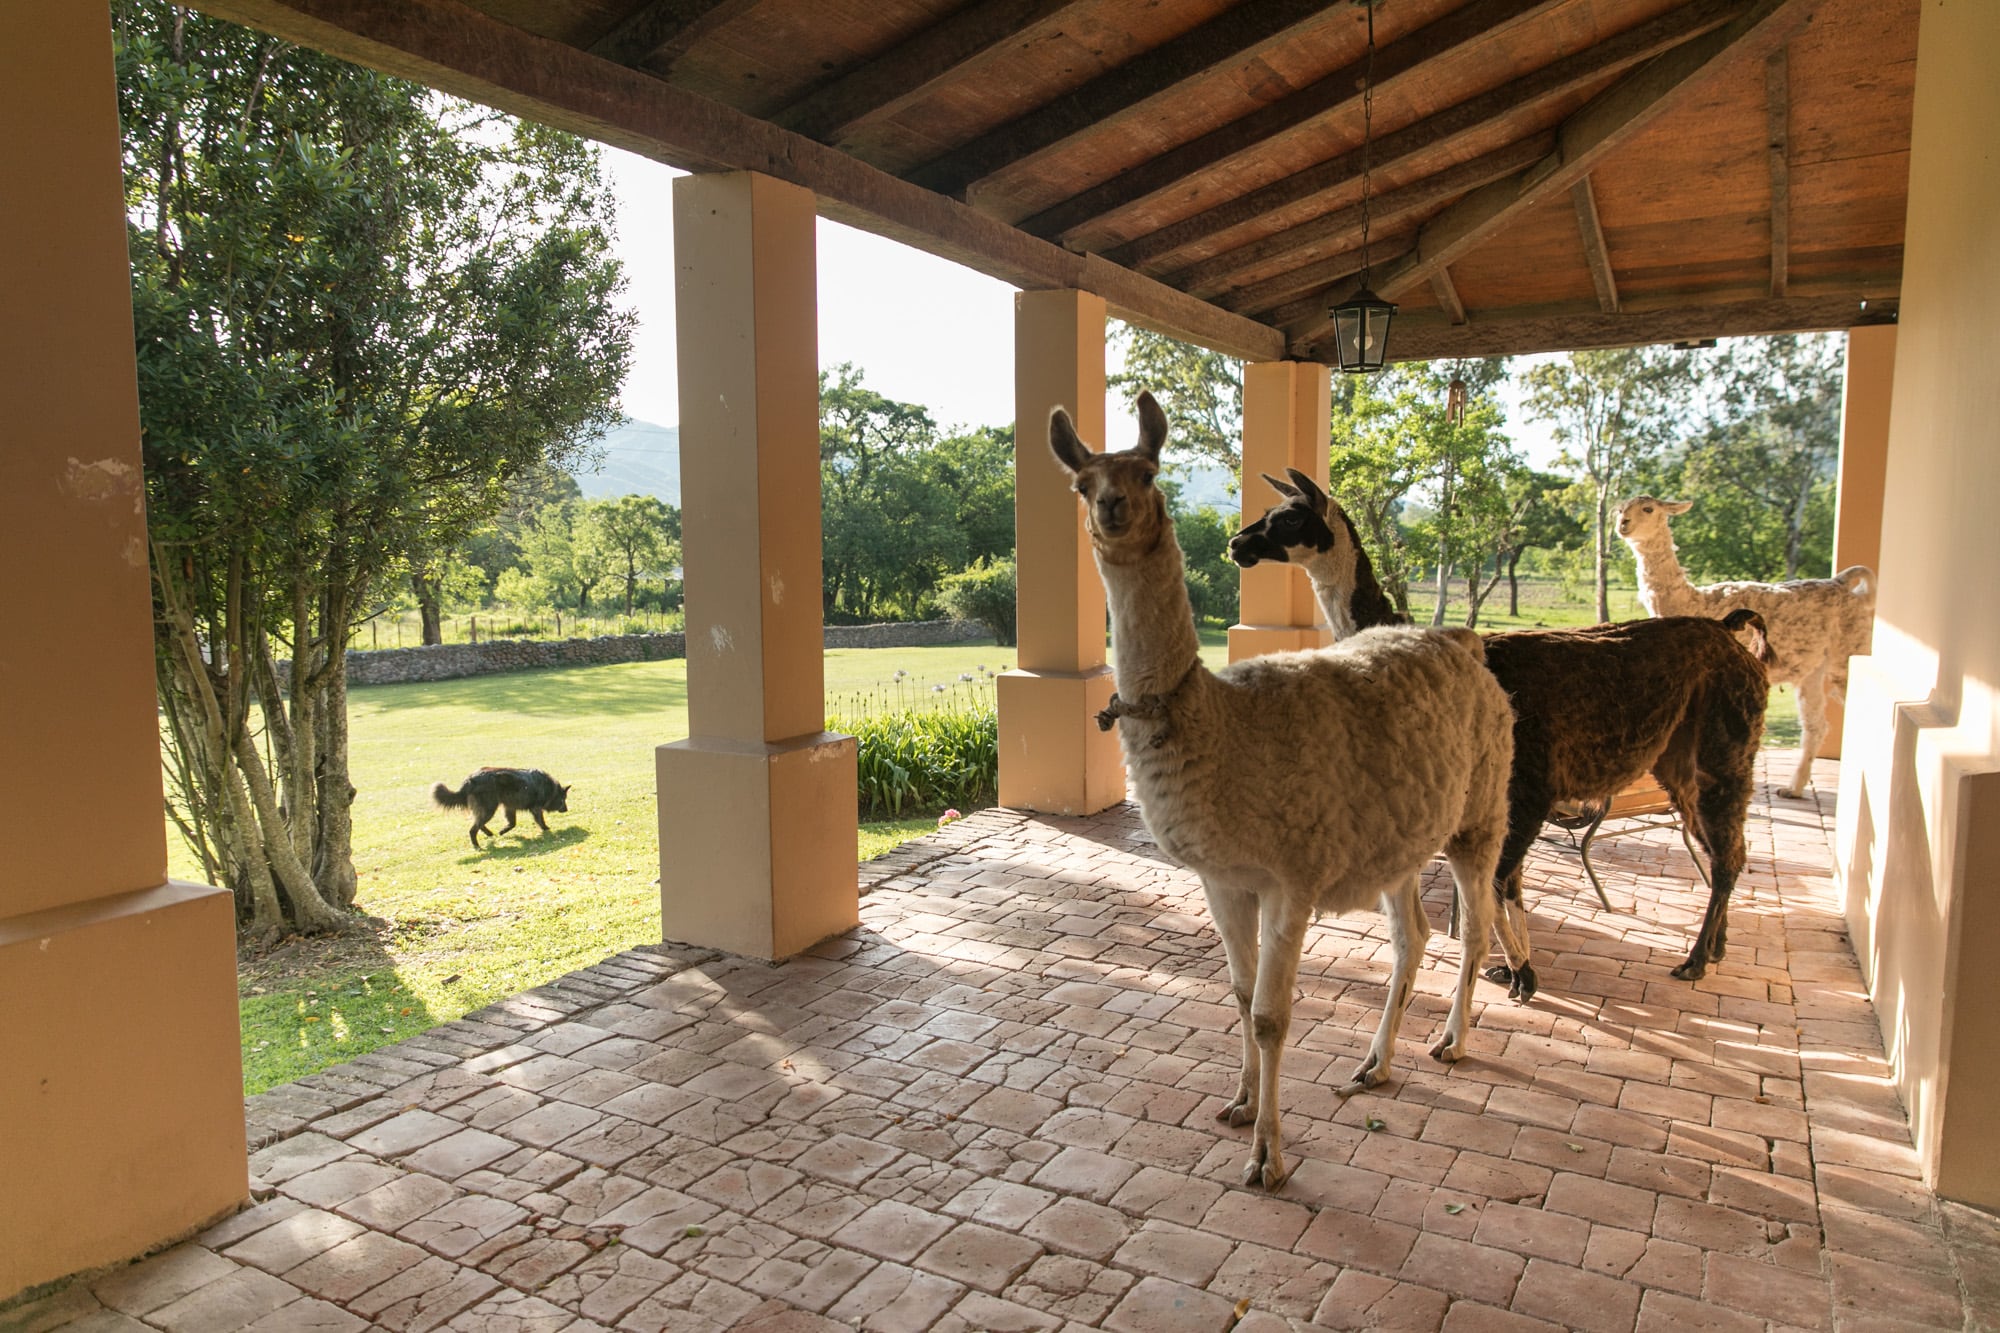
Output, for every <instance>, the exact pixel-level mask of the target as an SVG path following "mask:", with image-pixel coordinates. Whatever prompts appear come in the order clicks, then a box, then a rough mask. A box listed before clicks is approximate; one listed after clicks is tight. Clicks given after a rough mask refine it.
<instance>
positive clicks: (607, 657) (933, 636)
mask: <svg viewBox="0 0 2000 1333" xmlns="http://www.w3.org/2000/svg"><path fill="white" fill-rule="evenodd" d="M986 633H987V631H986V627H985V626H983V625H978V624H975V623H973V622H972V621H969V620H924V621H916V622H912V623H907V624H890V625H829V626H827V629H826V646H827V647H829V648H922V647H929V646H931V645H935V644H945V643H963V642H965V641H967V640H970V639H980V638H984V637H986ZM685 656H687V636H686V635H683V634H613V635H605V636H603V637H601V638H595V639H557V640H537V639H491V640H488V641H487V642H484V643H447V644H440V645H437V646H435V647H430V648H384V649H381V650H379V651H376V652H351V653H349V654H348V655H347V681H348V684H350V685H401V684H407V683H409V682H410V681H418V680H459V679H461V678H463V677H466V676H491V675H496V674H499V673H501V672H507V671H538V670H542V669H544V668H547V667H571V666H605V665H608V664H610V663H613V662H658V661H663V660H665V659H667V658H674V657H685ZM285 675H286V672H285V664H283V663H280V664H279V667H278V679H279V680H283V679H285Z"/></svg>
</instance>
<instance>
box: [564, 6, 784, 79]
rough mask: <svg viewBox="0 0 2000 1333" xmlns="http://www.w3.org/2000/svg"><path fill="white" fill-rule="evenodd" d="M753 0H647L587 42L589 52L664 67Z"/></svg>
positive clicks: (633, 63) (622, 62) (632, 63)
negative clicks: (602, 34) (608, 30)
mask: <svg viewBox="0 0 2000 1333" xmlns="http://www.w3.org/2000/svg"><path fill="white" fill-rule="evenodd" d="M756 3H757V0H647V3H645V4H643V5H641V6H640V7H639V8H638V9H637V10H635V11H633V12H632V13H631V14H630V15H628V16H627V17H626V18H625V19H624V20H623V21H621V22H620V23H619V24H618V26H617V27H615V28H613V29H612V30H611V31H610V32H607V33H606V34H604V36H602V37H600V38H598V39H597V40H596V41H595V42H592V43H591V44H590V48H589V49H590V54H592V55H594V56H602V57H603V58H604V59H606V60H610V61H614V62H616V63H617V64H620V65H627V66H633V67H636V66H639V65H653V66H667V65H671V64H673V62H674V61H675V60H676V59H677V58H678V57H679V56H680V55H681V54H682V53H683V52H685V51H686V50H687V49H688V48H689V47H690V46H693V45H694V44H695V43H696V42H697V41H699V40H701V38H702V36H703V35H704V34H707V33H710V32H713V31H714V30H715V29H717V28H719V27H721V26H722V25H723V24H725V23H727V22H729V20H731V19H733V18H735V17H736V16H737V15H738V14H741V13H743V12H744V11H745V10H748V9H749V8H750V7H751V6H752V5H754V4H756Z"/></svg>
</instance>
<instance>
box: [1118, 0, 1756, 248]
mask: <svg viewBox="0 0 2000 1333" xmlns="http://www.w3.org/2000/svg"><path fill="white" fill-rule="evenodd" d="M1743 8H1744V0H1691V2H1690V3H1688V4H1685V5H1682V6H1681V7H1680V8H1678V9H1674V10H1671V11H1669V12H1668V13H1665V14H1662V15H1660V16H1659V17H1657V18H1654V19H1650V20H1648V21H1647V22H1645V23H1642V24H1639V25H1638V26H1637V27H1634V28H1628V29H1627V30H1626V31H1624V32H1621V33H1619V34H1618V35H1617V36H1615V37H1609V38H1606V39H1605V40H1604V41H1602V42H1599V43H1597V44H1596V45H1595V46H1591V47H1588V48H1586V49H1584V50H1582V51H1579V52H1576V53H1575V54H1573V55H1568V56H1564V57H1562V58H1561V59H1558V60H1555V61H1552V62H1550V63H1549V64H1547V65H1544V66H1543V67H1542V68H1540V69H1538V70H1536V71H1534V72H1533V73H1531V74H1526V75H1523V76H1522V77H1520V78H1518V79H1515V80H1513V81H1511V82H1509V83H1504V84H1502V85H1501V86H1500V87H1498V88H1494V89H1491V90H1489V91H1487V92H1484V93H1480V94H1478V95H1476V96H1474V97H1471V98H1468V99H1467V100H1465V101H1463V102H1460V103H1459V104H1458V105H1456V106H1453V107H1449V108H1447V109H1446V110H1444V111H1440V112H1438V113H1437V114H1435V115H1432V116H1426V117H1425V118H1424V119H1422V120H1419V121H1416V122H1415V123H1413V124H1410V125H1406V126H1404V127H1403V128H1402V129H1399V130H1395V131H1392V132H1391V133H1389V134H1385V135H1381V136H1380V137H1378V138H1377V139H1376V140H1375V142H1374V146H1373V162H1374V168H1375V169H1376V170H1383V169H1387V168H1388V167H1389V166H1390V165H1391V164H1393V163H1395V162H1397V161H1400V160H1403V159H1405V158H1408V157H1411V156H1414V155H1415V154H1417V153H1421V152H1425V151H1428V150H1430V149H1432V148H1435V147H1437V146H1438V145H1439V144H1441V143H1444V142H1446V141H1447V140H1450V139H1454V138H1457V137H1458V136H1460V135H1462V134H1467V133H1470V132H1472V131H1474V130H1477V129H1479V128H1481V127H1482V126H1485V125H1487V124H1489V123H1490V122H1492V121H1495V120H1498V119H1501V118H1503V117H1506V116H1510V115H1513V114H1515V113H1516V112H1519V111H1521V110H1523V109H1525V108H1528V107H1531V106H1533V105H1535V104H1536V103H1539V102H1542V101H1544V100H1546V99H1548V98H1550V97H1555V96H1558V95H1560V94H1562V93H1566V92H1570V91H1573V90H1574V89H1576V88H1578V87H1581V86H1583V85H1585V84H1588V83H1591V82H1593V81H1595V80H1597V79H1601V78H1603V77H1605V76H1606V75H1609V74H1615V73H1617V72H1618V71H1620V70H1624V69H1629V68H1630V67H1631V66H1633V65H1636V64H1638V63H1639V62H1641V61H1643V60H1647V59H1648V58H1651V57H1657V56H1659V55H1660V54H1662V53H1663V52H1667V51H1671V50H1674V49H1675V48H1677V47H1679V46H1682V45H1684V44H1685V43H1687V42H1689V41H1690V40H1695V39H1699V38H1700V37H1702V36H1703V35H1704V34H1709V33H1712V32H1714V31H1715V30H1716V29H1718V28H1720V27H1721V26H1722V25H1723V24H1725V23H1727V22H1729V21H1730V19H1732V18H1733V17H1735V16H1736V15H1737V14H1739V13H1741V12H1742V11H1743ZM1361 159H1362V152H1361V149H1360V148H1359V147H1356V148H1354V149H1352V150H1351V151H1349V152H1346V153H1342V154H1341V155H1340V156H1338V157H1334V158H1329V159H1327V160H1326V161H1324V162H1321V163H1319V164H1317V165H1316V166H1312V167H1308V168H1306V169H1305V170H1304V171H1301V172H1297V173H1295V174H1294V175H1291V176H1287V177H1285V178H1284V179H1283V180H1277V181H1273V182H1271V183H1270V184H1269V185H1266V186H1263V187H1262V188H1260V189H1256V190H1252V191H1250V192H1249V193H1248V194H1243V195H1239V196H1237V197H1236V198H1234V199H1231V200H1229V201H1227V202H1225V203H1221V204H1217V205H1216V206H1215V207H1213V208H1210V209H1207V210H1205V211H1203V212H1200V213H1196V214H1194V215H1193V216H1191V217H1187V218H1183V219H1181V220H1180V221H1179V222H1174V223H1170V224H1169V225H1167V226H1165V227H1162V228H1160V229H1159V230H1158V231H1154V232H1149V233H1148V234H1146V235H1144V236H1138V237H1134V238H1133V239H1132V240H1129V241H1127V242H1125V243H1124V244H1123V245H1118V246H1113V247H1112V248H1111V249H1109V250H1106V251H1105V252H1104V257H1105V258H1107V259H1109V260H1111V261H1112V262H1113V263H1116V264H1124V265H1126V266H1128V267H1137V266H1139V265H1141V264H1145V263H1148V262H1149V261H1152V260H1156V259H1159V258H1161V257H1162V256H1165V255H1169V254H1172V253H1173V252H1174V251H1176V250H1179V249H1182V248H1183V247H1185V246H1189V245H1193V244H1195V243H1196V242H1198V241H1203V240H1206V239H1208V238H1209V237H1211V236H1215V235H1218V234H1220V233H1223V232H1227V231H1231V230H1233V229H1235V228H1237V227H1241V226H1244V225H1245V224H1247V223H1252V222H1255V221H1256V220H1257V219H1258V218H1260V217H1262V216H1264V215H1265V214H1266V213H1270V212H1274V211H1276V210H1278V209H1281V208H1286V207H1289V206H1291V205H1293V204H1296V203H1299V202H1301V201H1303V200H1306V199H1310V198H1312V197H1313V196H1314V195H1316V194H1322V193H1325V192H1326V191H1328V190H1332V189H1335V188H1337V187H1339V186H1343V185H1346V184H1348V183H1349V182H1350V181H1352V180H1353V179H1354V178H1355V177H1356V176H1358V175H1359V174H1360V172H1361Z"/></svg>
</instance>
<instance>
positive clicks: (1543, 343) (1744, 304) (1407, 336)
mask: <svg viewBox="0 0 2000 1333" xmlns="http://www.w3.org/2000/svg"><path fill="white" fill-rule="evenodd" d="M1895 318H1896V302H1895V301H1894V300H1869V301H1866V302H1865V303H1864V301H1863V300H1862V299H1861V298H1860V297H1858V296H1819V297H1798V296H1793V297H1786V298H1783V299H1778V300H1769V299H1759V300H1754V301H1736V302H1731V303H1729V304H1724V305H1685V306H1671V307H1665V308H1662V309H1658V310H1625V311H1621V312H1620V313H1618V314H1616V315H1607V314H1604V313H1603V312H1601V311H1580V312H1575V313H1571V314H1554V315H1551V314H1523V315H1515V316H1509V315H1507V314H1506V313H1505V312H1499V313H1492V312H1487V311H1481V312H1480V316H1479V319H1478V321H1477V322H1476V323H1468V324H1452V323H1450V322H1448V320H1447V319H1446V317H1444V316H1442V315H1436V314H1431V313H1430V312H1428V311H1426V312H1422V313H1415V312H1413V313H1411V314H1407V315H1398V316H1397V317H1396V322H1395V327H1394V328H1393V330H1392V331H1391V333H1390V336H1389V355H1390V359H1391V360H1395V361H1431V360H1435V359H1437V358H1439V357H1450V356H1517V355H1523V354H1526V353H1530V352H1562V351H1570V350H1573V349H1577V348H1587V347H1636V346H1639V345H1642V344H1646V343H1665V342H1684V341H1690V340H1694V339H1702V338H1738V337H1751V336H1754V335H1758V334H1771V333H1811V332H1820V331H1824V330H1827V329H1847V328H1854V327H1856V326H1858V325H1863V324H1883V323H1893V322H1894V321H1895ZM1321 359H1322V360H1326V359H1328V358H1324V357H1323V358H1321Z"/></svg>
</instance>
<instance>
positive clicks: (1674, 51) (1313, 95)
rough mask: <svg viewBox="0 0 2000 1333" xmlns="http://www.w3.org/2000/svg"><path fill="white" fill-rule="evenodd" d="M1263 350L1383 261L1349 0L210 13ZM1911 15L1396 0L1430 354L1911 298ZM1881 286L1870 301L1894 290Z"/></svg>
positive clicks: (746, 2)
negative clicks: (1364, 227)
mask: <svg viewBox="0 0 2000 1333" xmlns="http://www.w3.org/2000/svg"><path fill="white" fill-rule="evenodd" d="M199 3H200V5H201V7H202V8H204V9H206V10H209V11H211V12H213V13H216V14H219V15H222V16H224V17H228V18H233V19H236V20H239V21H241V22H245V23H249V24H252V25H254V26H257V27H260V28H264V29H266V30H268V31H271V32H274V33H277V34H279V35H281V36H285V37H288V38H292V39H295V40H298V41H302V42H307V43H310V44H312V45H315V46H318V47H320V48H322V49H325V50H328V51H331V52H333V53H335V54H338V55H342V56H346V57H348V58H351V59H354V60H358V61H361V62H363V63H367V64H370V65H374V66H376V67H378V68H381V69H385V70H388V71H390V72H393V73H398V74H403V75H407V76H409V77H412V78H417V79H421V80H423V81H425V82H428V83H431V84H433V85H435V86H437V87H440V88H443V89H446V90H448V91H451V92H454V93H458V94H461V95H463V96H467V97H471V98H474V99H477V100H480V101H483V102H488V103H491V104H493V105H496V106H500V107H503V108H505V109H507V110H510V111H514V112H517V113H519V114H522V115H528V116H534V117H536V118H538V119H541V120H544V121H547V122H549V123H551V124H555V125H559V126H562V127H564V128H567V129H571V130H575V131H577V132H579V133H583V134H587V135H591V136H592V137H595V138H598V139H601V140H604V141H606V142H609V143H613V144H617V145H619V146H621V147H625V148H629V149H632V150H634V151H637V152H640V153H643V154H645V155H646V156H649V157H652V158H656V159H658V160H660V161H663V162H667V163H669V164H671V165H674V166H677V167H682V168H686V169H688V170H697V171H698V170H717V169H727V170H734V169H748V170H756V171H763V172H767V173H769V174H772V175H775V176H778V177H782V178H784V179H786V180H790V181H793V182H795V183H797V184H800V185H803V186H805V187H807V188H810V189H811V190H813V191H814V193H815V194H816V196H817V197H818V199H819V201H820V210H821V212H822V213H823V214H825V215H826V216H829V217H833V218H837V219H839V220H841V221H844V222H849V223H852V224H854V225H857V226H860V227H863V228H865V229H867V230H869V231H873V232H877V233H880V234H883V235H887V236H891V237H894V238H895V239H898V240H901V241H905V242H907V243H909V244H912V245H915V246H917V247H919V248H921V249H924V250H928V251H931V252H933V253H936V254H940V255H944V256H946V257H948V258H951V259H954V260H957V261H959V262H962V263H965V264H968V265H970V266H971V267H973V268H976V269H979V270H980V271H982V272H985V273H989V274H991V275H993V276H995V277H998V278H1001V279H1003V280H1005V281H1007V282H1011V283H1014V284H1016V285H1018V286H1022V287H1025V288H1045V287H1078V288H1082V289H1084V290H1089V291H1093V292H1096V293H1098V294H1099V295H1101V296H1103V297H1104V298H1105V299H1106V301H1107V302H1108V303H1109V304H1110V305H1111V307H1112V309H1113V310H1114V311H1115V312H1116V313H1118V314H1120V315H1121V316H1123V317H1125V318H1127V319H1130V320H1132V321H1134V322H1136V323H1139V324H1143V325H1146V326H1149V327H1153V328H1158V329H1162V330H1164V331H1167V332H1170V333H1173V334H1176V335H1177V336H1180V337H1184V338H1188V339H1190V340H1193V341H1196V342H1199V343H1202V344H1205V345H1207V346H1211V347H1215V348H1217V349H1220V350H1223V351H1227V352H1230V353H1232V354H1234V355H1238V356H1243V357H1247V358H1252V359H1259V360H1271V359H1277V358H1279V357H1282V356H1297V357H1319V358H1320V359H1325V357H1326V356H1327V355H1330V352H1331V346H1330V340H1329V339H1328V337H1327V335H1328V333H1329V329H1328V326H1327V320H1326V307H1327V304H1328V301H1329V298H1330V297H1337V296H1339V295H1341V294H1343V293H1345V292H1346V291H1348V290H1350V289H1351V288H1352V287H1353V285H1354V283H1355V275H1356V273H1357V270H1358V269H1359V267H1360V259H1359V246H1360V229H1361V217H1360V207H1359V201H1360V186H1361V168H1362V160H1361V159H1362V152H1361V138H1362V134H1361V125H1362V106H1361V96H1360V85H1361V75H1362V71H1363V68H1364V15H1363V13H1362V11H1361V10H1360V9H1359V8H1358V7H1356V6H1355V5H1354V4H1353V3H1350V2H1349V0H1243V2H1242V3H1236V4H1230V3H1228V0H962V2H959V3H954V0H645V2H644V3H635V0H563V2H562V3H528V2H527V0H475V2H474V3H460V2H459V0H199ZM1916 31H1917V0H1679V2H1678V3H1677V2H1676V0H1382V2H1381V3H1380V4H1379V5H1378V12H1377V16H1376V35H1377V47H1376V55H1375V74H1376V85H1377V92H1376V95H1375V99H1374V126H1375V134H1374V145H1373V150H1372V156H1373V161H1374V172H1373V181H1374V192H1375V202H1374V205H1373V219H1374V220H1373V226H1372V233H1371V259H1372V261H1373V265H1372V277H1373V281H1372V284H1371V285H1372V286H1374V287H1375V288H1376V289H1377V290H1378V291H1380V292H1381V293H1382V294H1384V295H1386V296H1388V297H1390V298H1391V299H1394V300H1396V301H1398V302H1400V303H1401V304H1402V306H1403V309H1404V315H1403V316H1402V317H1401V318H1400V319H1399V321H1398V324H1397V329H1396V333H1395V336H1394V338H1393V339H1392V343H1391V352H1392V354H1393V355H1394V356H1396V357H1398V358H1400V359H1415V358H1426V357H1433V356H1445V355H1455V354H1492V353H1519V352H1528V351H1538V350H1552V349H1557V348H1565V347H1582V346H1608V345H1616V344H1620V343H1631V342H1642V341H1657V340H1672V339H1684V338H1700V337H1710V336H1717V335H1724V334H1743V333H1764V332H1783V331H1791V330H1803V329H1824V328H1840V327H1846V326H1849V325H1853V324H1856V323H1864V322H1876V321H1880V320H1883V319H1886V318H1893V315H1894V310H1895V299H1896V296H1897V293H1898V289H1899V284H1900V278H1901V269H1902V244H1903V217H1904V208H1905V196H1906V185H1907V176H1908V150H1909V141H1910V108H1911V101H1912V89H1913V82H1914V69H1915V60H1916ZM1864 303H1865V304H1864Z"/></svg>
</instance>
